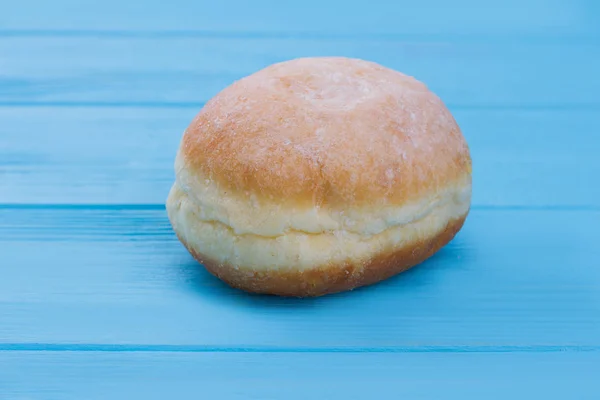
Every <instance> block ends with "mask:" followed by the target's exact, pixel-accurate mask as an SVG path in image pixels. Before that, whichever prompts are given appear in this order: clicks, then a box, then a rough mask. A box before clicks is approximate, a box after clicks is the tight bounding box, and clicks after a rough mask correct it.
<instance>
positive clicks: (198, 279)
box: [0, 206, 600, 351]
mask: <svg viewBox="0 0 600 400" xmlns="http://www.w3.org/2000/svg"><path fill="white" fill-rule="evenodd" d="M599 220H600V212H599V211H596V212H592V211H581V210H538V211H533V210H477V209H476V210H473V211H472V213H471V215H470V217H469V219H468V220H467V223H466V226H465V228H464V229H463V231H461V232H460V233H459V235H458V236H457V238H456V239H455V240H454V241H453V242H452V243H451V244H449V245H448V246H447V247H446V248H444V249H443V250H442V251H441V252H440V253H438V254H437V255H436V256H435V257H434V258H432V259H431V260H429V261H428V262H426V263H425V264H423V265H421V266H420V267H418V268H415V269H413V270H411V271H409V272H407V273H404V274H402V275H400V276H398V277H396V278H394V279H390V280H388V281H386V282H383V283H382V284H379V285H375V286H372V287H369V288H365V289H362V290H356V291H354V292H350V293H344V294H340V295H334V296H327V297H323V298H319V299H305V300H296V299H281V298H274V297H266V296H250V295H246V294H244V293H242V292H239V291H237V290H233V289H230V288H228V287H227V286H225V285H224V284H221V283H220V281H218V280H216V279H215V278H212V277H211V276H210V275H208V274H207V273H206V272H204V270H203V269H202V268H200V267H199V265H198V264H197V263H196V262H195V261H193V260H192V259H191V257H190V256H189V255H188V254H187V252H186V251H185V250H184V249H183V247H182V246H181V245H180V244H179V242H178V241H177V240H176V238H175V237H174V235H173V233H172V232H171V229H170V227H169V223H168V221H167V219H166V216H165V211H164V210H162V209H151V208H146V209H136V208H129V209H119V208H115V207H108V206H106V207H95V208H94V207H89V206H80V207H79V208H69V207H53V208H47V207H42V208H3V209H2V210H1V211H0V248H1V249H2V265H3V277H2V279H1V280H0V315H1V316H2V318H1V319H2V324H0V349H2V348H4V349H44V348H46V347H50V348H52V346H58V348H65V347H64V346H63V347H61V346H62V345H68V344H76V345H81V346H83V347H84V348H86V349H97V348H98V346H100V348H101V347H102V345H110V344H112V345H123V346H125V348H126V347H127V346H128V345H137V346H138V347H137V348H138V349H145V348H147V347H146V346H158V347H157V348H159V349H160V348H162V347H161V346H167V347H168V346H175V347H176V348H177V346H184V347H183V348H182V349H184V350H185V349H189V348H191V349H196V350H202V349H204V350H210V349H215V350H227V349H244V350H249V351H251V350H253V349H254V350H260V349H265V348H267V349H274V350H278V349H279V350H282V349H283V350H285V349H296V350H306V351H311V349H313V350H319V349H326V348H329V349H330V350H331V349H341V350H344V349H346V350H347V349H351V350H352V349H354V350H356V351H359V350H360V349H363V350H365V351H367V350H369V349H380V350H381V349H384V350H385V349H387V350H390V351H394V350H395V349H408V350H415V351H417V350H423V349H434V350H438V351H459V350H464V349H467V350H468V349H471V350H473V351H475V350H494V351H510V350H512V349H515V348H517V349H529V350H531V351H543V350H547V349H548V348H557V347H558V348H560V347H563V346H564V347H573V346H574V347H579V346H583V347H586V346H587V347H590V346H591V347H593V348H596V347H598V346H600V292H599V291H598V287H599V285H600V270H599V269H598V262H597V260H598V259H599V257H600V248H598V246H597V243H598V229H597V228H598V221H599ZM32 346H33V347H32ZM140 346H141V347H140ZM185 346H188V347H185ZM66 348H69V347H68V346H67V347H66ZM75 349H77V348H75Z"/></svg>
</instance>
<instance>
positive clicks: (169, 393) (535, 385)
mask: <svg viewBox="0 0 600 400" xmlns="http://www.w3.org/2000/svg"><path fill="white" fill-rule="evenodd" d="M599 362H600V355H599V353H596V352H593V353H542V354H531V353H516V354H502V353H483V354H431V353H420V354H364V353H359V354H272V353H267V354H265V353H263V354H239V353H234V354H223V353H200V354H199V353H152V352H150V353H148V352H139V353H127V352H125V353H123V352H119V353H105V352H101V353H89V352H58V353H47V352H21V353H14V352H0V363H2V365H3V366H4V368H3V374H2V375H1V376H0V388H1V390H2V395H3V396H6V398H8V399H42V398H43V399H47V400H55V399H56V400H58V399H60V400H70V399H73V400H80V399H87V400H95V399H98V400H100V399H102V400H104V399H109V398H110V399H114V400H121V399H123V400H125V399H127V400H129V399H131V398H144V399H148V400H151V399H164V398H176V399H181V400H183V399H198V398H218V399H226V400H229V399H282V398H285V399H306V398H325V399H333V398H336V399H337V398H339V399H367V398H380V397H385V398H388V397H390V396H393V397H395V398H396V397H397V398H411V399H414V398H419V399H440V398H448V397H449V396H452V397H455V396H456V397H457V398H485V399H507V398H515V397H516V398H544V399H565V398H577V399H594V398H596V397H597V395H598V394H599V393H600V385H599V384H598V381H597V380H596V379H595V378H596V370H597V366H598V363H599ZM549 377H552V379H550V378H549Z"/></svg>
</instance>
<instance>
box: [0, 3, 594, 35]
mask: <svg viewBox="0 0 600 400" xmlns="http://www.w3.org/2000/svg"><path fill="white" fill-rule="evenodd" d="M597 13H598V7H597V4H595V2H592V1H586V0H526V1H519V0H507V1H502V2H495V3H493V4H488V3H484V2H480V1H477V0H455V1H453V2H451V3H448V2H446V1H444V0H425V1H419V2H407V1H387V0H372V1H359V0H353V1H344V0H328V1H325V2H324V1H318V0H305V1H302V2H285V3H282V2H279V1H277V0H254V1H252V2H247V1H245V0H225V1H212V2H209V1H190V0H173V1H171V2H169V3H165V2H162V1H160V0H145V1H141V0H136V1H128V2H120V1H117V0H106V1H102V2H98V1H90V0H83V1H81V0H56V1H53V2H52V3H48V2H46V1H43V0H24V1H21V2H18V3H17V2H13V3H7V4H4V5H3V13H2V14H1V15H0V28H1V29H4V30H9V31H10V30H38V31H39V30H46V31H47V30H62V31H65V30H67V31H73V30H75V31H82V30H83V31H90V30H93V31H107V30H112V31H115V30H116V31H125V32H131V31H140V30H143V31H144V30H145V31H148V30H150V31H162V30H170V31H190V30H191V31H200V32H206V31H208V32H216V33H223V32H227V33H230V34H232V33H233V34H236V33H237V34H246V35H248V34H252V33H254V34H257V33H258V34H261V33H262V34H273V33H280V32H306V33H318V34H338V35H339V34H353V35H364V34H385V35H390V34H412V35H414V34H422V35H423V34H425V35H442V36H447V35H483V34H488V35H490V34H491V35H503V36H508V35H511V34H512V35H562V36H573V35H591V34H597V33H598V26H597V24H596V23H595V22H596V18H595V16H597V15H598V14H597Z"/></svg>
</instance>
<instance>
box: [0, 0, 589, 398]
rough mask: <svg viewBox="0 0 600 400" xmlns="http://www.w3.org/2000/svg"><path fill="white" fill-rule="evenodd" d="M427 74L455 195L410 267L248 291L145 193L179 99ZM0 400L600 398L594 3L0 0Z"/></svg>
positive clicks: (161, 159)
mask: <svg viewBox="0 0 600 400" xmlns="http://www.w3.org/2000/svg"><path fill="white" fill-rule="evenodd" d="M318 55H343V56H351V57H359V58H364V59H368V60H372V61H376V62H379V63H381V64H384V65H386V66H389V67H392V68H395V69H398V70H400V71H403V72H405V73H408V74H411V75H413V76H415V77H417V78H418V79H420V80H422V81H424V82H425V83H426V84H427V85H428V86H429V87H430V88H431V89H432V90H433V91H434V92H436V93H437V94H438V95H440V96H441V97H442V99H443V100H444V101H445V102H446V104H447V105H448V107H449V108H450V109H451V111H452V112H453V113H454V115H455V117H456V119H457V121H458V123H459V124H460V126H461V128H462V130H463V132H464V134H465V136H466V138H467V140H468V142H469V145H470V147H471V151H472V157H473V163H474V172H473V174H474V175H473V179H474V182H473V185H474V186H473V190H474V192H473V209H472V212H471V214H470V216H469V219H468V220H467V223H466V225H465V227H464V229H463V230H462V231H461V232H460V233H459V235H458V236H457V237H456V239H455V240H454V241H452V242H451V243H450V244H449V245H448V246H447V247H445V248H444V249H443V250H442V251H441V252H440V253H438V254H437V255H436V256H435V257H433V258H432V259H431V260H429V261H427V262H426V263H424V264H423V265H421V266H420V267H418V268H415V269H413V270H411V271H409V272H407V273H405V274H402V275H400V276H398V277H396V278H393V279H390V280H389V281H386V282H383V283H381V284H379V285H375V286H372V287H369V288H365V289H361V290H357V291H354V292H351V293H344V294H339V295H334V296H328V297H324V298H319V299H309V300H291V299H281V298H272V297H262V296H249V295H246V294H243V293H241V292H238V291H235V290H233V289H229V288H228V287H226V286H225V285H224V284H222V283H221V282H219V281H217V280H216V279H214V278H212V277H211V276H209V275H208V274H207V273H206V272H204V271H203V269H202V268H199V266H198V264H197V263H196V262H195V261H193V260H192V258H191V257H190V256H189V254H188V253H187V252H186V251H185V249H184V248H183V247H182V246H181V244H180V243H179V242H178V241H177V239H176V238H175V236H174V234H173V231H172V229H171V227H170V225H169V223H168V221H167V218H166V214H165V210H164V201H165V199H166V196H167V193H168V189H169V187H170V184H171V182H172V180H173V160H174V156H175V151H176V148H177V146H178V144H179V140H180V138H181V134H182V132H183V130H184V129H185V127H186V126H187V124H188V123H189V122H190V120H191V119H192V117H193V116H194V115H195V114H196V113H197V112H198V110H199V109H200V107H201V106H202V104H203V103H204V102H205V101H207V100H208V99H209V98H210V97H212V96H213V95H215V94H216V93H217V92H218V91H219V90H221V89H222V88H224V87H225V86H227V85H228V84H230V83H231V82H233V81H234V80H236V79H238V78H240V77H242V76H245V75H248V74H250V73H252V72H254V71H256V70H258V69H260V68H262V67H265V66H267V65H269V64H271V63H274V62H277V61H283V60H286V59H290V58H295V57H299V56H318ZM0 274H1V275H0V399H2V400H4V399H7V400H13V399H19V400H20V399H28V400H38V399H44V400H45V399H61V400H62V399H77V400H87V399H111V400H118V399H137V398H140V399H165V398H170V399H188V398H189V399H192V398H193V399H205V398H206V399H212V398H214V399H272V398H277V399H308V398H323V399H332V398H334V399H338V398H339V399H371V398H406V399H413V398H430V399H442V398H462V399H464V398H476V399H496V398H498V399H507V398H540V399H549V398H553V399H598V398H600V382H599V380H598V377H599V376H600V2H597V1H595V0H504V1H496V2H487V1H482V0H455V1H446V0H422V1H400V0H395V1H394V0H387V1H386V0H370V1H364V0H361V1H358V0H355V1H353V0H303V1H297V2H293V3H291V2H284V1H280V0H254V1H243V0H220V1H192V0H187V1H186V0H171V1H162V0H146V1H142V0H136V1H120V0H105V1H77V0H54V1H44V0H22V1H9V0H0Z"/></svg>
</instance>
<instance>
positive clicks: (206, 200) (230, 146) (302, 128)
mask: <svg viewBox="0 0 600 400" xmlns="http://www.w3.org/2000/svg"><path fill="white" fill-rule="evenodd" d="M175 172H176V179H175V183H174V184H173V187H172V188H171V191H170V193H169V196H168V199H167V204H166V205H167V213H168V217H169V220H170V222H171V224H172V226H173V229H174V231H175V232H176V234H177V236H178V238H179V240H180V241H181V242H182V243H183V245H184V246H185V247H186V248H187V249H188V251H189V252H190V253H191V254H192V255H193V257H194V258H196V259H197V260H198V262H200V263H201V264H203V265H204V267H205V268H206V269H207V270H208V271H210V272H211V273H212V274H214V275H215V276H217V277H218V278H220V279H221V280H223V281H225V282H226V283H228V284H229V285H231V286H233V287H235V288H239V289H242V290H245V291H248V292H254V293H266V294H274V295H280V296H294V297H296V296H297V297H307V296H320V295H324V294H329V293H335V292H340V291H346V290H351V289H354V288H357V287H360V286H365V285H370V284H373V283H376V282H379V281H382V280H384V279H387V278H389V277H391V276H393V275H396V274H398V273H400V272H402V271H404V270H406V269H408V268H410V267H412V266H415V265H417V264H419V263H421V262H422V261H424V260H425V259H427V258H428V257H430V256H431V255H433V254H434V253H435V252H437V251H438V250H439V249H440V248H441V247H443V246H444V245H446V244H447V243H448V242H449V241H450V240H451V239H452V238H453V237H454V236H455V234H456V233H457V232H458V231H459V230H460V229H461V227H462V226H463V223H464V221H465V218H466V216H467V214H468V212H469V209H470V202H471V157H470V154H469V149H468V146H467V143H466V142H465V139H464V137H463V135H462V133H461V131H460V129H459V127H458V125H457V123H456V122H455V120H454V118H453V117H452V115H451V113H450V112H449V111H448V109H447V108H446V107H445V106H444V104H443V103H442V101H441V100H440V99H439V98H438V97H437V96H436V95H435V94H433V93H432V92H431V91H429V90H428V88H427V87H426V86H425V85H424V84H422V83H421V82H419V81H417V80H415V79H414V78H412V77H409V76H406V75H404V74H402V73H400V72H397V71H394V70H392V69H389V68H386V67H383V66H381V65H378V64H376V63H373V62H368V61H364V60H359V59H350V58H343V57H317V58H300V59H295V60H290V61H286V62H282V63H277V64H273V65H271V66H269V67H267V68H265V69H262V70H260V71H258V72H256V73H254V74H252V75H250V76H247V77H245V78H243V79H241V80H239V81H237V82H235V83H233V84H232V85H231V86H229V87H227V88H225V89H224V90H223V91H221V92H220V93H218V94H217V95H216V96H215V97H213V98H212V99H211V100H210V101H209V102H207V103H206V105H205V106H204V107H203V108H202V109H201V110H200V112H199V113H198V114H197V115H196V117H195V118H194V119H193V120H192V122H191V123H190V125H189V126H188V128H187V129H186V131H185V133H184V134H183V138H182V140H181V144H180V147H179V150H178V152H177V156H176V160H175Z"/></svg>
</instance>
